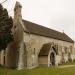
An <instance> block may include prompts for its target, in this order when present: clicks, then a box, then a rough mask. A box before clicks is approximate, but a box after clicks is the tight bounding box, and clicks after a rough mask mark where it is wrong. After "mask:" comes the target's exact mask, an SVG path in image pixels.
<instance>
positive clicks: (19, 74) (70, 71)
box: [0, 67, 75, 75]
mask: <svg viewBox="0 0 75 75" xmlns="http://www.w3.org/2000/svg"><path fill="white" fill-rule="evenodd" d="M0 75H75V67H69V68H56V67H51V68H47V67H38V68H35V69H31V70H19V71H18V70H12V69H6V68H2V67H0Z"/></svg>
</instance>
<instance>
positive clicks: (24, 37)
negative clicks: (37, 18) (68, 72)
mask: <svg viewBox="0 0 75 75" xmlns="http://www.w3.org/2000/svg"><path fill="white" fill-rule="evenodd" d="M21 8H22V6H21V5H20V3H19V2H16V5H15V8H14V19H13V28H12V32H13V35H14V41H13V42H11V43H10V44H9V45H8V47H7V48H6V50H1V51H0V64H1V65H3V66H6V67H9V68H17V69H24V68H28V69H31V68H34V67H37V66H39V65H41V66H48V67H50V66H53V65H55V66H58V65H59V64H63V63H66V62H68V61H73V56H74V41H73V40H72V39H71V38H70V37H69V36H68V35H66V34H65V33H64V32H63V33H61V32H59V31H56V30H53V29H49V28H46V27H44V26H40V25H38V24H35V23H32V22H29V21H26V20H23V19H22V15H21Z"/></svg>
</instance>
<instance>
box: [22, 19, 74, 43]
mask: <svg viewBox="0 0 75 75" xmlns="http://www.w3.org/2000/svg"><path fill="white" fill-rule="evenodd" d="M23 22H24V25H25V26H26V28H27V30H28V31H29V32H30V33H31V34H36V35H40V36H45V37H49V38H54V39H58V40H62V41H67V42H71V43H74V41H73V40H72V39H71V38H70V37H69V36H68V35H66V34H65V33H61V32H58V31H56V30H53V29H50V28H47V27H44V26H41V25H38V24H35V23H32V22H29V21H26V20H23Z"/></svg>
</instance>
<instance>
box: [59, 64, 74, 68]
mask: <svg viewBox="0 0 75 75" xmlns="http://www.w3.org/2000/svg"><path fill="white" fill-rule="evenodd" d="M73 66H75V65H64V66H59V67H58V68H67V67H73Z"/></svg>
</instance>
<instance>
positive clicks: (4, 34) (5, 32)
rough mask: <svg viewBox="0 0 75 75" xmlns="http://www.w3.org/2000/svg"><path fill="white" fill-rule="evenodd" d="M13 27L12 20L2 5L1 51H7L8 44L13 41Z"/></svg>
mask: <svg viewBox="0 0 75 75" xmlns="http://www.w3.org/2000/svg"><path fill="white" fill-rule="evenodd" d="M12 26H13V20H12V18H11V17H9V15H8V12H7V10H6V9H5V8H3V7H2V5H1V4H0V50H2V49H4V50H5V49H6V47H7V45H8V43H10V42H11V41H12V40H13V35H12V32H11V28H12Z"/></svg>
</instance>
